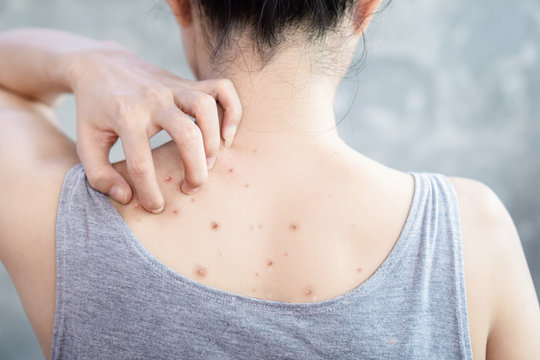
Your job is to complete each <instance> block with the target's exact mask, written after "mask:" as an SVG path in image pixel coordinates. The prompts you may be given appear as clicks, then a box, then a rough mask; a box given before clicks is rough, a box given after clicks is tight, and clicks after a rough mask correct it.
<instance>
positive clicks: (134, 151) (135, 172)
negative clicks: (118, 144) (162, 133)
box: [120, 128, 165, 214]
mask: <svg viewBox="0 0 540 360" xmlns="http://www.w3.org/2000/svg"><path fill="white" fill-rule="evenodd" d="M124 131H125V132H124V133H121V134H120V138H121V139H122V148H123V149H124V154H125V155H126V165H127V170H128V173H129V176H130V178H131V180H132V181H133V185H134V186H135V189H136V190H137V194H138V196H139V201H140V202H141V205H142V206H143V208H145V209H146V210H148V211H150V212H152V213H154V214H157V213H160V212H162V211H163V209H164V207H165V201H164V200H163V195H162V194H161V191H160V189H159V185H158V182H157V178H156V171H155V168H154V161H153V159H152V152H151V148H150V141H149V139H148V135H147V134H146V132H145V131H144V130H139V129H137V130H135V129H133V128H130V129H129V130H128V129H125V130H124Z"/></svg>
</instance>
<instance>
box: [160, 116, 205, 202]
mask: <svg viewBox="0 0 540 360" xmlns="http://www.w3.org/2000/svg"><path fill="white" fill-rule="evenodd" d="M156 121H157V123H158V125H160V126H161V127H162V128H163V129H164V130H165V131H167V133H168V134H169V135H170V136H171V138H172V139H173V140H174V142H175V144H176V147H177V148H178V152H179V153H180V156H181V157H182V161H183V162H184V181H183V182H182V185H181V189H182V191H183V192H184V193H186V194H192V193H194V192H195V191H196V190H197V189H198V188H199V187H200V186H201V185H202V184H203V182H204V181H206V179H207V178H208V168H207V164H206V156H205V152H204V144H203V137H202V134H201V130H200V129H199V128H198V127H197V125H195V124H194V123H193V121H192V120H191V119H190V118H189V117H188V116H187V115H186V114H184V113H183V112H182V111H181V110H180V109H178V108H176V107H175V108H174V109H171V110H170V111H169V116H167V117H166V118H158V119H156Z"/></svg>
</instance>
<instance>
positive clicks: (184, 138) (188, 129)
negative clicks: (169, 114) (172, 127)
mask: <svg viewBox="0 0 540 360" xmlns="http://www.w3.org/2000/svg"><path fill="white" fill-rule="evenodd" d="M178 138H179V140H180V142H182V143H184V144H190V143H194V142H197V141H200V140H201V138H202V134H201V130H200V129H199V128H198V127H197V126H196V125H190V126H185V127H184V128H182V130H180V133H179V134H178Z"/></svg>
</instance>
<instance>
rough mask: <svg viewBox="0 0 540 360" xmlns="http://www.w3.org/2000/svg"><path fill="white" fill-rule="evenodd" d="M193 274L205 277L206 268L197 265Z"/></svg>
mask: <svg viewBox="0 0 540 360" xmlns="http://www.w3.org/2000/svg"><path fill="white" fill-rule="evenodd" d="M195 274H196V275H197V276H199V277H205V276H206V268H205V267H202V266H197V268H196V269H195Z"/></svg>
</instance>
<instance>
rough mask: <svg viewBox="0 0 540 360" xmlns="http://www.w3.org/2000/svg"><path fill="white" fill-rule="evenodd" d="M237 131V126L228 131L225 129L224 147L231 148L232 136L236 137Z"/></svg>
mask: <svg viewBox="0 0 540 360" xmlns="http://www.w3.org/2000/svg"><path fill="white" fill-rule="evenodd" d="M237 130H238V126H236V125H233V126H231V127H230V128H229V129H227V135H226V136H225V147H227V148H230V147H231V146H232V143H233V140H234V136H235V135H236V131H237Z"/></svg>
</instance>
